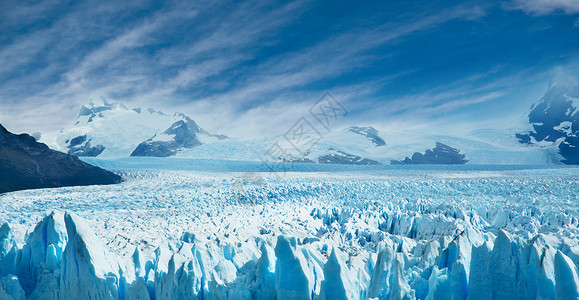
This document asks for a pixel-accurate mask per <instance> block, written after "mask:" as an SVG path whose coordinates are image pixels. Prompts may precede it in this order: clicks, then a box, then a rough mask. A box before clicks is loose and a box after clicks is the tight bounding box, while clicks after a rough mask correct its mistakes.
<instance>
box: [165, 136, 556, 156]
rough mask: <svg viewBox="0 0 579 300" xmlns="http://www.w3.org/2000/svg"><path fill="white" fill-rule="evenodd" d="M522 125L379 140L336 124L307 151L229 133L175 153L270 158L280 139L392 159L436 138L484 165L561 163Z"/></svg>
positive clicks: (320, 150) (312, 152)
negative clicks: (522, 133)
mask: <svg viewBox="0 0 579 300" xmlns="http://www.w3.org/2000/svg"><path fill="white" fill-rule="evenodd" d="M518 130H519V129H509V130H497V129H478V130H473V131H468V132H466V133H463V134H456V135H448V134H447V135H445V134H429V133H420V132H409V131H392V132H381V133H380V136H381V137H383V138H384V140H385V141H386V145H382V146H376V144H374V143H373V142H372V140H371V139H368V138H367V137H364V136H361V135H358V134H355V133H352V132H351V131H349V130H348V128H346V129H342V130H334V131H332V132H331V133H329V134H327V135H324V136H323V137H322V138H321V139H320V140H319V141H318V142H317V143H316V144H315V145H314V146H313V147H312V148H311V149H309V150H308V151H307V154H306V155H302V154H300V153H299V152H297V151H296V150H295V149H294V148H293V147H292V146H291V144H288V143H287V141H285V140H284V139H283V138H262V139H251V140H238V139H228V140H223V141H219V142H216V143H211V144H206V145H201V146H199V147H195V148H192V149H187V150H184V151H182V152H180V153H179V154H177V155H176V157H180V158H198V159H225V160H238V161H263V160H265V161H269V160H271V156H268V151H269V150H270V149H272V147H273V146H274V145H275V143H276V142H279V143H280V144H281V146H282V148H283V149H285V150H287V151H288V152H289V154H290V156H292V157H294V158H300V159H308V160H310V161H313V162H318V161H319V158H320V157H322V156H324V155H328V154H331V153H335V152H337V151H342V152H344V153H348V154H353V155H357V156H360V157H361V158H365V159H370V160H374V161H377V162H379V163H381V164H390V162H391V161H392V160H402V159H404V158H405V157H411V156H412V154H414V153H415V152H419V153H424V151H425V150H427V149H432V148H433V147H434V146H435V145H436V143H437V142H440V143H443V144H446V145H448V146H451V147H453V148H457V149H459V150H460V151H461V153H462V154H465V155H466V158H465V159H466V160H468V164H480V165H496V164H505V165H550V164H561V163H560V160H561V159H562V157H561V156H560V155H559V154H558V153H557V151H556V149H551V148H536V147H527V146H525V145H521V144H520V143H519V142H518V139H517V138H516V136H515V134H516V133H517V132H518Z"/></svg>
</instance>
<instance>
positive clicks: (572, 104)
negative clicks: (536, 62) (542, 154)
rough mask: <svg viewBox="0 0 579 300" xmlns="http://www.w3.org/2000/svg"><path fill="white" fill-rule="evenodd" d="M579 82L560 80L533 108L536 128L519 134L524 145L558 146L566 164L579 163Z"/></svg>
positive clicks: (533, 120) (533, 122)
mask: <svg viewBox="0 0 579 300" xmlns="http://www.w3.org/2000/svg"><path fill="white" fill-rule="evenodd" d="M578 112H579V84H578V83H576V82H569V81H567V82H559V83H555V84H553V85H552V86H551V88H549V90H548V91H547V93H546V94H545V96H543V98H541V100H540V101H539V102H538V103H536V104H535V105H533V107H531V111H530V112H529V123H530V124H531V125H532V126H533V129H532V130H531V131H530V132H528V133H523V134H517V135H516V136H517V138H519V140H520V142H521V143H522V144H527V145H532V146H536V147H541V148H551V149H556V151H557V152H558V153H559V154H560V155H561V156H562V157H563V159H562V160H561V161H562V162H563V163H565V164H574V165H576V164H579V137H578V134H579V113H578Z"/></svg>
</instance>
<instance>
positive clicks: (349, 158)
mask: <svg viewBox="0 0 579 300" xmlns="http://www.w3.org/2000/svg"><path fill="white" fill-rule="evenodd" d="M318 162H319V163H321V164H338V165H381V163H379V162H377V161H375V160H371V159H367V158H363V157H360V156H358V155H354V154H349V153H346V152H343V151H336V150H333V149H330V153H328V154H325V155H322V156H320V157H319V158H318Z"/></svg>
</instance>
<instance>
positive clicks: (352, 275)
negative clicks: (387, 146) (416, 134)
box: [0, 159, 579, 299]
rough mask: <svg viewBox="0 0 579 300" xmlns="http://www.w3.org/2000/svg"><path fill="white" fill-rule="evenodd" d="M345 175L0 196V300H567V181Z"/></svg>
mask: <svg viewBox="0 0 579 300" xmlns="http://www.w3.org/2000/svg"><path fill="white" fill-rule="evenodd" d="M171 161H172V160H171V159H166V163H165V164H164V165H165V166H167V165H170V163H171ZM109 163H110V162H109ZM109 167H110V166H109ZM342 168H343V169H342V170H333V172H332V173H330V172H313V171H312V172H307V171H304V172H299V173H287V174H284V176H280V177H277V176H274V175H270V174H267V173H259V174H249V175H248V174H244V173H243V172H236V171H230V170H229V171H227V170H222V171H215V170H214V171H186V170H170V169H158V168H148V169H145V168H140V169H139V168H128V167H126V166H118V165H117V168H116V172H117V173H118V174H120V175H122V176H123V178H124V179H125V181H124V182H123V183H121V184H119V185H111V186H87V187H65V188H55V189H44V190H27V191H19V192H13V193H8V194H3V195H0V207H2V209H0V219H3V220H4V221H2V222H0V299H368V298H377V299H577V298H578V297H579V278H578V270H577V265H578V263H579V228H578V224H579V205H578V203H579V172H578V169H577V168H573V167H564V166H553V167H549V168H544V167H542V168H532V167H505V166H502V167H493V166H485V167H483V166H478V167H469V166H467V165H466V166H456V167H444V168H443V167H440V166H432V167H429V168H427V169H425V168H414V166H405V167H400V168H393V167H389V168H386V167H383V168H382V169H364V168H356V169H349V168H346V167H342ZM113 169H114V168H113ZM245 179H247V180H245Z"/></svg>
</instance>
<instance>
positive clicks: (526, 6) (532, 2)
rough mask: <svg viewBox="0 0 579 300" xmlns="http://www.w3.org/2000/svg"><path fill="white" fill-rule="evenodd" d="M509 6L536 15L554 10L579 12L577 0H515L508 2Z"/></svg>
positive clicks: (567, 12)
mask: <svg viewBox="0 0 579 300" xmlns="http://www.w3.org/2000/svg"><path fill="white" fill-rule="evenodd" d="M507 7H508V8H510V9H519V10H522V11H524V12H526V13H530V14H535V15H547V14H550V13H554V12H564V13H566V14H575V13H579V1H577V0H514V1H513V2H511V3H509V4H507Z"/></svg>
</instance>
